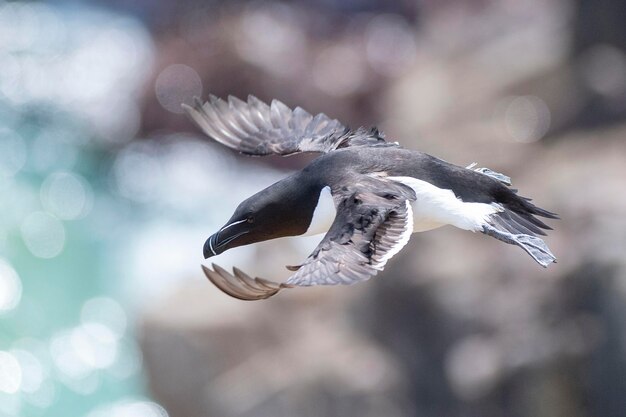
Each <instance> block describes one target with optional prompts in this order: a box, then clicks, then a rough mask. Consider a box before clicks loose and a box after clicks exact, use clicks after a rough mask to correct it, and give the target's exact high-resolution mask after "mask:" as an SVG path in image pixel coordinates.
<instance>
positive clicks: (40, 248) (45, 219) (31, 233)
mask: <svg viewBox="0 0 626 417" xmlns="http://www.w3.org/2000/svg"><path fill="white" fill-rule="evenodd" d="M21 232H22V239H23V240H24V243H25V244H26V247H28V250H30V252H31V253H32V254H33V255H35V256H36V257H38V258H44V259H49V258H54V257H55V256H57V255H58V254H59V253H61V251H62V250H63V247H64V246H65V228H64V227H63V224H62V223H61V222H60V221H59V219H57V218H56V217H54V216H53V215H51V214H49V213H45V212H42V211H37V212H34V213H31V214H29V215H28V216H27V217H26V218H25V219H24V221H23V222H22V227H21Z"/></svg>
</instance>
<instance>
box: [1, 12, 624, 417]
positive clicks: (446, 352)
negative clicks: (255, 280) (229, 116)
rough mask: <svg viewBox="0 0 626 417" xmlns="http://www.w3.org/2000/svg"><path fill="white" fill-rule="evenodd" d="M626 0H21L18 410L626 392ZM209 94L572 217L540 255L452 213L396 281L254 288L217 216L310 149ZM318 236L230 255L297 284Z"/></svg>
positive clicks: (361, 405) (319, 407)
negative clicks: (336, 128)
mask: <svg viewBox="0 0 626 417" xmlns="http://www.w3.org/2000/svg"><path fill="white" fill-rule="evenodd" d="M625 21H626V3H625V2H616V1H611V0H597V1H594V2H587V1H583V0H548V1H545V0H529V1H524V2H520V1H517V0H499V1H495V0H446V1H441V0H439V1H435V0H403V1H398V2H388V1H384V0H343V1H342V0H323V1H317V2H314V1H306V0H301V1H292V2H277V1H251V2H244V1H219V0H212V1H197V0H185V1H177V2H167V1H159V0H153V1H149V0H140V1H134V2H127V1H123V0H106V1H105V0H92V1H82V2H79V1H54V2H5V1H3V0H0V416H2V417H5V416H6V417H17V416H20V417H23V416H33V417H37V416H51V417H58V416H85V417H102V416H107V417H131V416H132V417H167V416H172V417H174V416H175V417H196V416H207V417H208V416H220V417H248V416H250V417H252V416H255V417H257V416H268V417H269V416H272V417H280V416H305V417H308V416H310V417H314V416H371V417H374V416H389V417H404V416H416V417H441V416H459V417H460V416H481V417H485V416H487V417H491V416H494V417H499V416H502V417H505V416H506V417H511V416H513V417H516V416H519V417H526V416H528V417H530V416H532V417H542V416H549V417H559V416H567V417H587V416H589V417H591V416H594V417H595V416H626V303H625V301H626V256H625V254H626V193H625V192H624V190H625V188H624V180H625V179H626V141H625V139H626V25H624V22H625ZM209 93H213V94H216V95H219V96H222V97H225V96H226V95H228V94H233V95H236V96H239V97H241V98H245V97H246V96H247V95H248V94H254V95H256V96H258V97H259V98H261V99H263V100H266V101H268V100H271V99H272V98H277V99H280V100H281V101H283V102H284V103H286V104H287V105H289V106H291V107H295V106H296V105H300V106H302V107H304V108H305V109H307V110H308V111H310V112H312V113H316V112H325V113H327V114H329V115H330V116H332V117H336V118H338V119H340V120H341V121H343V122H344V123H347V124H349V125H350V126H352V127H357V126H360V125H365V126H371V125H377V126H379V127H380V128H381V129H383V130H384V131H385V132H386V134H387V136H388V137H389V138H393V140H398V141H400V142H401V143H402V144H403V145H404V146H406V147H409V148H413V149H419V150H422V151H424V152H428V153H431V154H433V155H436V156H439V157H441V158H444V159H446V160H448V161H450V162H453V163H456V164H458V165H463V166H465V165H468V164H470V163H472V162H474V161H476V162H478V163H479V165H480V166H487V167H489V168H491V169H494V170H496V171H499V172H503V173H505V174H508V175H510V176H511V177H512V178H513V185H514V186H515V187H516V188H519V189H520V193H521V195H524V196H530V197H533V198H534V200H535V202H536V203H537V204H538V205H539V206H541V207H544V208H546V209H548V210H551V211H555V212H557V213H559V214H560V215H561V220H559V221H551V222H550V225H552V226H553V227H554V228H555V229H556V230H555V231H554V232H552V233H551V234H550V236H549V237H548V238H547V239H546V241H547V243H548V244H549V245H550V247H551V248H552V250H553V251H554V252H555V253H556V254H557V256H558V258H559V263H558V264H556V265H553V266H551V267H550V268H549V269H547V270H543V269H542V268H540V267H539V266H537V265H536V264H535V263H534V262H533V261H532V260H531V259H530V258H529V257H528V256H527V255H525V254H524V253H523V252H522V251H521V250H519V249H518V248H514V247H512V246H509V245H504V244H502V243H500V242H497V241H495V240H494V239H489V238H487V237H484V236H482V235H472V234H469V233H466V232H462V231H459V230H453V229H452V228H449V229H448V228H444V229H440V230H437V231H433V232H429V233H424V234H419V235H413V238H412V240H411V242H410V243H409V245H408V246H407V248H405V250H403V251H402V252H401V253H400V254H399V255H398V256H397V257H395V258H394V260H393V261H392V262H390V263H389V265H388V268H387V270H386V271H385V272H384V273H382V274H380V275H379V276H378V277H377V278H376V279H372V280H371V281H368V282H366V283H363V284H360V285H357V286H353V287H349V288H345V287H342V288H339V287H335V288H333V287H326V288H311V289H305V290H291V291H289V292H286V293H281V294H280V295H279V296H277V297H275V298H272V299H270V300H267V301H262V302H254V303H246V302H242V301H238V300H235V299H231V298H228V297H227V296H226V295H223V294H222V293H220V292H218V290H217V289H216V288H214V287H213V286H212V285H211V284H210V283H209V282H208V281H207V280H206V279H205V278H204V277H203V275H202V273H201V271H200V263H201V262H202V261H203V259H202V256H201V252H202V250H201V249H202V244H203V242H204V240H205V239H206V238H207V237H208V236H209V234H211V233H213V232H214V231H215V230H217V228H218V227H220V226H221V225H223V224H224V222H225V221H226V220H227V219H228V218H229V217H230V215H231V213H232V211H233V209H234V208H235V207H236V205H237V204H238V203H239V202H240V201H241V200H243V199H244V198H246V197H247V196H249V195H251V194H252V193H254V192H256V191H258V190H260V189H262V188H264V187H266V186H268V185H270V184H271V183H273V182H275V181H277V180H279V179H281V178H283V177H285V176H286V175H288V174H289V173H290V172H292V171H293V170H296V169H299V168H301V167H302V166H303V165H304V164H305V163H306V158H302V157H292V158H273V157H269V158H256V159H248V158H243V157H240V156H238V155H236V154H234V153H233V152H230V151H228V150H226V149H223V148H222V147H220V146H218V145H216V144H214V143H211V142H210V141H208V140H207V138H206V137H203V136H202V135H201V134H200V133H199V131H198V130H197V129H196V128H195V127H194V126H192V125H191V123H190V122H189V121H188V120H187V119H186V117H185V116H184V115H183V114H182V113H181V108H180V104H181V102H189V100H190V99H191V97H193V96H194V95H196V96H203V97H206V96H207V95H208V94H209ZM315 243H316V242H315V239H313V240H311V239H307V240H302V241H301V240H293V239H291V240H288V239H287V240H277V241H275V242H268V243H264V244H260V245H255V246H254V247H245V248H238V249H236V250H232V251H229V252H227V253H225V254H223V255H221V256H220V257H219V258H217V259H216V260H215V261H216V262H218V263H219V264H220V265H222V266H224V267H230V266H232V265H237V266H239V267H241V268H242V269H243V270H244V271H247V272H249V273H252V274H257V275H259V276H262V277H265V278H269V279H273V280H280V279H281V278H284V277H286V276H287V271H286V270H285V269H284V268H283V265H285V264H295V263H298V262H300V261H301V260H303V259H304V258H305V257H306V256H307V255H308V253H309V252H310V250H311V249H312V248H313V247H314V246H315Z"/></svg>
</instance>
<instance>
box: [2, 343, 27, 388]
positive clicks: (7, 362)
mask: <svg viewBox="0 0 626 417" xmlns="http://www.w3.org/2000/svg"><path fill="white" fill-rule="evenodd" d="M21 383H22V368H20V364H19V362H18V361H17V359H15V357H14V356H13V355H11V354H10V353H9V352H5V351H0V392H5V393H7V394H14V393H16V392H17V390H18V389H19V388H20V384H21Z"/></svg>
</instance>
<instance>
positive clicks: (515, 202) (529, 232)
mask: <svg viewBox="0 0 626 417" xmlns="http://www.w3.org/2000/svg"><path fill="white" fill-rule="evenodd" d="M516 191H517V190H513V189H510V188H507V187H501V188H500V189H499V190H498V193H497V194H496V200H497V201H498V204H500V206H501V210H500V211H499V212H497V213H495V214H492V215H491V217H490V221H489V223H488V224H487V225H485V226H484V227H483V233H485V234H486V235H489V236H492V237H495V238H496V239H498V240H501V241H503V242H506V243H511V244H515V245H517V246H519V247H521V248H522V249H524V250H525V251H526V252H527V253H528V254H529V255H530V256H531V257H532V258H533V259H534V260H535V261H537V263H539V264H540V265H541V266H543V267H547V266H548V265H550V264H551V263H553V262H554V263H556V257H555V256H554V254H553V253H552V252H551V251H550V249H549V248H548V245H546V243H545V242H544V241H543V240H542V239H541V238H539V237H537V235H540V236H545V235H546V232H545V231H544V230H552V228H551V227H550V226H548V225H547V224H545V223H544V222H543V221H542V220H540V219H538V218H537V217H545V218H548V219H558V218H559V217H558V216H557V215H556V214H555V213H552V212H550V211H548V210H544V209H542V208H539V207H537V206H535V205H534V204H533V203H531V200H530V199H529V198H526V197H521V196H518V195H517V194H516Z"/></svg>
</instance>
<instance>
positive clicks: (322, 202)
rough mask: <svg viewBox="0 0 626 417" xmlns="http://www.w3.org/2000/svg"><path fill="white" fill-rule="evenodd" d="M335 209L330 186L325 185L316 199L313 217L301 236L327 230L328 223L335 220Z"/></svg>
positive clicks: (328, 227) (317, 233)
mask: <svg viewBox="0 0 626 417" xmlns="http://www.w3.org/2000/svg"><path fill="white" fill-rule="evenodd" d="M336 213H337V209H336V208H335V201H334V200H333V196H332V194H331V193H330V187H329V186H326V187H324V188H322V191H321V192H320V196H319V199H318V200H317V206H316V207H315V211H314V212H313V218H312V219H311V224H310V225H309V228H308V229H307V231H306V232H305V233H304V234H303V235H302V236H313V235H319V234H320V233H326V232H328V229H330V225H331V224H333V221H334V220H335V214H336Z"/></svg>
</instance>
